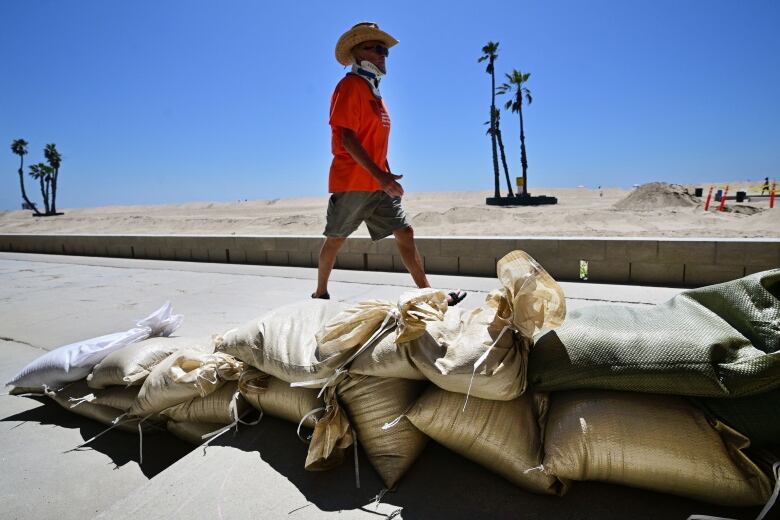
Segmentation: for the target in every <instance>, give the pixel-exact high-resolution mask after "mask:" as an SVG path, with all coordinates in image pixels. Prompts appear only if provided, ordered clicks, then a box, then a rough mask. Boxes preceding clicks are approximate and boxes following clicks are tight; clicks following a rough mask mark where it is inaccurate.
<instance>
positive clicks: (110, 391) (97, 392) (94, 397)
mask: <svg viewBox="0 0 780 520" xmlns="http://www.w3.org/2000/svg"><path fill="white" fill-rule="evenodd" d="M138 390H139V388H138V387H124V386H115V387H110V388H103V389H95V388H90V386H89V384H88V382H87V381H86V380H85V379H82V380H81V381H76V382H74V383H71V384H69V385H68V386H66V387H65V388H63V389H62V390H60V391H59V392H58V393H60V394H62V395H68V400H69V401H70V404H71V406H74V407H75V406H76V405H78V406H81V404H80V403H92V404H97V405H101V406H108V407H109V408H116V409H117V410H121V411H123V412H126V411H127V410H129V409H130V407H131V406H132V405H133V403H134V402H135V400H136V398H137V397H138Z"/></svg>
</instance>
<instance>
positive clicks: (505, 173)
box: [485, 109, 515, 197]
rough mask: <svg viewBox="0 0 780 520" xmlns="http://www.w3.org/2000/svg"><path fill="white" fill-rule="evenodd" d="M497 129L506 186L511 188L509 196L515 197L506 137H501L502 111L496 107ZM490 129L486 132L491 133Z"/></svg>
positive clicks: (487, 122)
mask: <svg viewBox="0 0 780 520" xmlns="http://www.w3.org/2000/svg"><path fill="white" fill-rule="evenodd" d="M494 121H495V127H496V128H495V130H496V139H497V140H498V149H499V151H500V152H501V164H502V165H503V166H504V176H505V177H506V187H507V189H508V190H509V193H508V195H507V197H514V196H515V194H514V192H512V181H510V180H509V167H508V166H507V164H506V152H505V151H504V139H503V138H502V137H501V125H500V123H501V111H500V110H499V109H496V112H495V116H494ZM485 124H486V125H489V124H490V121H486V122H485ZM490 132H491V131H490V129H489V128H488V131H487V132H485V133H486V134H488V135H489V134H490Z"/></svg>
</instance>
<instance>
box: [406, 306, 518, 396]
mask: <svg viewBox="0 0 780 520" xmlns="http://www.w3.org/2000/svg"><path fill="white" fill-rule="evenodd" d="M495 319H496V310H495V309H494V308H492V307H488V306H483V307H477V308H475V309H470V310H467V309H463V308H460V307H454V308H452V309H450V310H449V311H447V314H446V315H445V316H444V320H443V321H440V322H432V323H429V324H428V330H427V331H426V332H425V333H424V334H423V335H422V336H421V337H420V338H418V339H416V340H414V341H412V342H411V345H410V348H409V356H410V358H411V360H412V363H413V364H414V366H415V367H416V368H417V370H419V371H420V372H421V373H422V374H423V375H424V376H425V377H426V378H427V379H429V380H430V381H431V382H432V383H433V384H435V385H436V386H438V387H439V388H441V389H443V390H447V391H450V392H457V393H461V394H466V393H469V395H473V396H475V397H480V398H482V399H494V400H501V401H508V400H512V399H514V398H516V397H517V396H519V395H520V394H522V393H523V392H524V391H525V387H526V378H525V373H526V362H527V359H528V348H529V345H530V341H529V340H527V339H524V338H522V337H521V336H520V335H518V334H515V333H514V332H513V331H512V330H510V329H504V328H503V327H502V328H499V327H496V326H494V325H493V323H494V320H495ZM483 356H487V357H485V358H484V359H482V358H483ZM478 361H480V363H477V362H478ZM475 364H477V365H478V367H477V368H476V373H475ZM472 376H473V377H472Z"/></svg>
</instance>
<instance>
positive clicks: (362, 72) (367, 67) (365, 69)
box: [352, 60, 385, 98]
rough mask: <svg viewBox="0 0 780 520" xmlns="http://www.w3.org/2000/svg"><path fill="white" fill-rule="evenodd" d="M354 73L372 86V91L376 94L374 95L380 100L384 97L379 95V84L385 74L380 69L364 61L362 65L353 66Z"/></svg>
mask: <svg viewBox="0 0 780 520" xmlns="http://www.w3.org/2000/svg"><path fill="white" fill-rule="evenodd" d="M352 73H353V74H357V75H358V76H360V77H361V78H363V79H364V80H366V81H367V82H368V84H369V85H370V86H371V90H372V91H373V92H374V95H375V96H376V97H378V98H381V97H382V95H381V94H380V93H379V82H380V81H381V79H382V77H383V76H384V75H385V73H384V72H382V71H381V70H379V67H377V66H376V65H374V64H373V63H371V62H370V61H367V60H363V61H361V62H360V65H358V64H357V63H355V64H353V65H352Z"/></svg>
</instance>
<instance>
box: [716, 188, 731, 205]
mask: <svg viewBox="0 0 780 520" xmlns="http://www.w3.org/2000/svg"><path fill="white" fill-rule="evenodd" d="M728 193H729V185H728V184H726V189H725V190H724V191H723V195H721V197H720V206H718V211H723V210H724V209H725V208H726V195H728Z"/></svg>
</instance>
